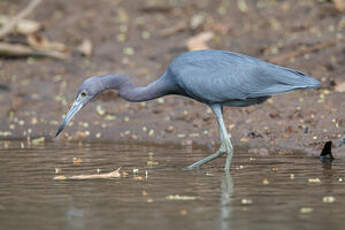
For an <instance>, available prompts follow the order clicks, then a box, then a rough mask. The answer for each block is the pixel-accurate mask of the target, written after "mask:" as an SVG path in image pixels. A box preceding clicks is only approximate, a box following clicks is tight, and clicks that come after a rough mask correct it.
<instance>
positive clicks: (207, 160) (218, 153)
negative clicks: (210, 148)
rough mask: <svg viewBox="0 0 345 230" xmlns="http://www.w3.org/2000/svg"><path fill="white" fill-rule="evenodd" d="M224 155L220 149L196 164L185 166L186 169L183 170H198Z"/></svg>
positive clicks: (222, 149)
mask: <svg viewBox="0 0 345 230" xmlns="http://www.w3.org/2000/svg"><path fill="white" fill-rule="evenodd" d="M224 153H225V151H224V148H222V147H220V148H219V150H218V151H217V152H215V153H213V154H211V155H209V156H207V157H205V158H203V159H201V160H199V161H197V162H194V163H193V164H191V165H189V166H187V167H186V168H184V169H185V170H192V169H195V168H200V166H201V165H203V164H206V163H208V162H210V161H213V160H214V159H216V158H218V157H220V156H221V155H223V154H224Z"/></svg>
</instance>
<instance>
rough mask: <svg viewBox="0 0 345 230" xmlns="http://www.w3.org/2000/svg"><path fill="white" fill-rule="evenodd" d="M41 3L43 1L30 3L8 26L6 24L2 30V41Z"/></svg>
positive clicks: (38, 0) (36, 0)
mask: <svg viewBox="0 0 345 230" xmlns="http://www.w3.org/2000/svg"><path fill="white" fill-rule="evenodd" d="M40 3H41V0H33V1H31V2H30V4H29V5H28V6H27V7H26V8H25V9H23V10H22V11H21V12H19V14H17V16H15V17H14V18H13V19H12V21H10V22H9V23H8V24H6V25H5V26H4V27H3V28H2V29H1V30H0V39H2V38H4V37H5V36H6V35H7V34H9V33H11V32H12V30H13V29H14V28H15V26H16V25H17V23H18V22H19V21H20V20H21V19H23V18H25V17H26V16H28V15H29V14H30V13H31V12H32V11H33V10H34V9H35V8H36V6H38V4H40Z"/></svg>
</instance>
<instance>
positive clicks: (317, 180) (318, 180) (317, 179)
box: [308, 178, 321, 183]
mask: <svg viewBox="0 0 345 230" xmlns="http://www.w3.org/2000/svg"><path fill="white" fill-rule="evenodd" d="M308 182H309V183H321V180H320V179H319V178H309V179H308Z"/></svg>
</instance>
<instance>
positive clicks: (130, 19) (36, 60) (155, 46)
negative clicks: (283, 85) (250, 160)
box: [0, 0, 345, 148]
mask: <svg viewBox="0 0 345 230" xmlns="http://www.w3.org/2000/svg"><path fill="white" fill-rule="evenodd" d="M0 14H1V15H0V16H1V17H0V26H1V27H0V40H1V41H0V56H1V58H0V122H1V126H0V138H1V139H11V138H25V139H28V141H30V140H32V139H34V140H37V141H38V142H40V141H44V140H47V139H50V137H51V136H53V135H54V134H55V131H56V128H57V126H58V124H59V122H60V121H61V119H62V115H63V114H64V113H65V112H67V110H68V107H69V104H70V103H71V102H72V101H73V98H74V97H75V94H76V92H77V89H78V87H79V85H80V83H81V82H82V81H83V80H84V79H85V78H86V77H88V76H93V75H97V74H105V73H122V74H126V75H128V76H130V77H131V79H133V82H134V83H135V84H136V85H145V84H147V83H149V82H150V81H152V80H154V79H156V78H158V77H159V76H160V75H161V74H162V73H163V72H164V70H165V69H166V68H167V66H168V64H169V63H170V62H171V60H172V59H173V58H174V57H176V56H177V55H179V54H181V53H183V52H186V51H188V50H196V49H208V48H212V49H225V50H229V51H234V52H241V53H244V54H247V55H250V56H254V57H257V58H260V59H263V60H266V61H269V62H272V63H276V64H279V65H283V66H288V67H292V68H295V69H298V70H300V71H303V72H306V73H308V74H309V75H311V76H313V77H315V78H317V79H319V80H320V81H321V82H322V89H321V90H319V91H313V92H310V91H309V92H295V93H291V94H288V95H284V96H279V97H277V99H276V97H275V98H274V99H272V100H270V101H269V102H268V103H266V104H265V105H264V106H262V105H261V106H258V107H256V106H254V107H250V108H234V109H228V110H227V111H226V114H227V118H226V120H227V121H226V122H227V124H229V127H228V128H229V129H230V130H232V131H231V132H232V133H233V136H234V137H233V138H234V140H235V141H234V142H235V144H243V145H253V146H254V145H255V146H260V145H263V144H267V145H270V146H271V147H274V146H275V145H279V146H290V147H291V145H293V146H296V147H299V148H319V147H320V143H322V141H324V140H329V139H337V138H339V137H341V136H342V135H343V132H344V130H343V128H342V122H343V121H344V118H343V116H342V115H343V110H344V108H345V107H344V106H342V103H343V102H344V100H345V97H344V95H343V92H344V91H345V84H343V83H344V81H345V58H344V54H345V45H344V35H345V34H344V31H345V1H343V0H333V1H331V0H318V1H317V0H288V1H284V0H198V1H187V0H141V1H135V0H99V1H93V0H73V1H68V0H44V1H37V0H32V1H28V0H1V1H0ZM278 98H279V99H278ZM186 124H187V125H186ZM42 137H43V139H42ZM61 139H64V140H84V139H85V140H93V139H102V140H111V141H126V142H129V141H133V142H140V141H141V142H158V143H162V142H164V143H166V142H176V143H180V144H184V145H192V144H194V143H196V144H198V143H209V140H211V141H212V143H213V144H216V141H217V130H216V125H215V120H214V118H213V116H212V113H211V112H210V111H209V110H208V109H207V108H206V107H205V106H201V105H199V104H198V103H196V102H194V101H191V100H189V99H188V100H187V99H183V98H180V97H175V96H169V97H166V98H164V99H159V100H155V101H153V102H146V103H137V104H133V103H132V104H131V103H128V102H125V101H124V100H122V99H119V98H118V97H117V95H116V93H114V92H107V93H105V94H103V95H101V96H100V97H99V98H98V101H97V102H96V103H94V104H92V105H89V106H88V107H87V108H85V111H84V112H83V113H81V114H80V115H78V118H77V119H75V120H74V122H72V124H71V127H69V128H68V129H66V130H65V132H64V133H63V135H62V137H61Z"/></svg>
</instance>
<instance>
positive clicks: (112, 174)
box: [54, 168, 121, 180]
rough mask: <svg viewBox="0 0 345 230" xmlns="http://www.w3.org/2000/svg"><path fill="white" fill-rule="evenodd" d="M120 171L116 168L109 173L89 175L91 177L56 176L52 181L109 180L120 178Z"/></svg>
mask: <svg viewBox="0 0 345 230" xmlns="http://www.w3.org/2000/svg"><path fill="white" fill-rule="evenodd" d="M120 169H121V168H118V169H116V170H114V171H112V172H110V173H101V174H91V175H77V176H56V177H54V180H87V179H109V178H118V177H121V174H120Z"/></svg>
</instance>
